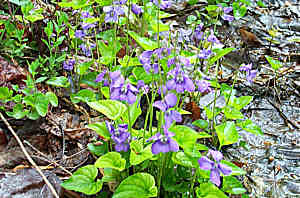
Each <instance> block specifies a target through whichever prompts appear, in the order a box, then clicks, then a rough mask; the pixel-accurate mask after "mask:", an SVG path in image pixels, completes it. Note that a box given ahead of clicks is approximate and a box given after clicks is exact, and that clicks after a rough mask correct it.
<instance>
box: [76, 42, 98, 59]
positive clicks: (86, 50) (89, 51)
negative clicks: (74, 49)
mask: <svg viewBox="0 0 300 198" xmlns="http://www.w3.org/2000/svg"><path fill="white" fill-rule="evenodd" d="M79 47H80V49H81V50H82V52H83V53H84V55H86V56H87V57H90V56H92V49H93V48H95V47H96V44H93V43H92V44H90V46H88V45H86V44H84V43H82V44H80V45H79Z"/></svg>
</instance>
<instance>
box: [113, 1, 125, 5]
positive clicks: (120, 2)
mask: <svg viewBox="0 0 300 198" xmlns="http://www.w3.org/2000/svg"><path fill="white" fill-rule="evenodd" d="M126 2H127V0H120V1H115V2H114V4H120V5H123V4H125V3H126Z"/></svg>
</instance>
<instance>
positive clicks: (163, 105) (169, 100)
mask: <svg viewBox="0 0 300 198" xmlns="http://www.w3.org/2000/svg"><path fill="white" fill-rule="evenodd" d="M176 104H177V97H176V95H175V94H173V93H168V94H167V95H166V96H165V98H164V99H163V100H159V101H155V102H154V104H153V106H154V107H157V108H159V109H160V110H162V111H163V112H166V111H167V110H168V109H169V108H172V107H174V106H175V105H176Z"/></svg>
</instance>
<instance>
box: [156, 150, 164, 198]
mask: <svg viewBox="0 0 300 198" xmlns="http://www.w3.org/2000/svg"><path fill="white" fill-rule="evenodd" d="M159 159H160V160H159V175H158V178H157V186H158V193H157V197H159V194H160V192H161V191H160V186H161V178H162V175H163V169H164V164H165V161H166V160H165V159H166V155H165V154H161V153H160V154H159Z"/></svg>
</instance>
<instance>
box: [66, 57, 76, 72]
mask: <svg viewBox="0 0 300 198" xmlns="http://www.w3.org/2000/svg"><path fill="white" fill-rule="evenodd" d="M75 62H76V61H75V60H74V59H70V60H68V61H64V63H63V68H64V70H67V71H72V70H73V68H74V65H75Z"/></svg>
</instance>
